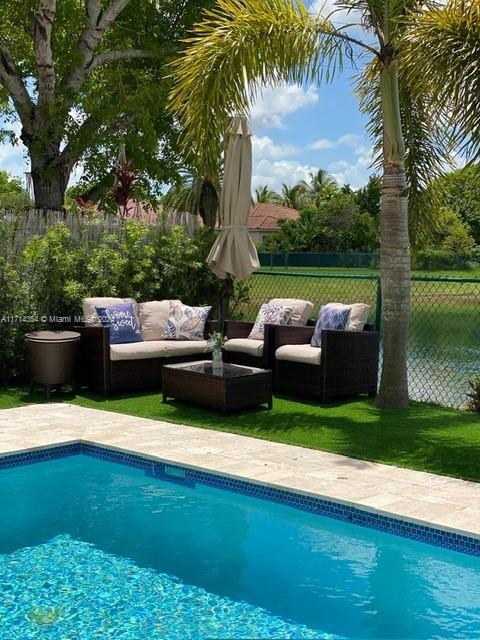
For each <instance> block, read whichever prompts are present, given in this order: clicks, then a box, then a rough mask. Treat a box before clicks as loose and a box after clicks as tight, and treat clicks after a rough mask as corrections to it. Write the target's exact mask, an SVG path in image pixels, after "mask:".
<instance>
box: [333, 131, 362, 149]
mask: <svg viewBox="0 0 480 640" xmlns="http://www.w3.org/2000/svg"><path fill="white" fill-rule="evenodd" d="M360 141H361V137H360V136H358V135H357V134H356V133H345V134H344V135H343V136H340V138H339V139H338V140H337V144H338V145H346V146H347V147H356V146H357V145H358V144H359V143H360Z"/></svg>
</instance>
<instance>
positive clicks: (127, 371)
mask: <svg viewBox="0 0 480 640" xmlns="http://www.w3.org/2000/svg"><path fill="white" fill-rule="evenodd" d="M106 300H107V299H106ZM108 300H109V301H110V303H112V302H111V301H112V300H114V299H108ZM118 300H120V299H118ZM139 306H141V305H139ZM84 316H85V317H88V314H87V313H85V304H84ZM140 325H141V327H142V322H141V316H140ZM142 329H143V328H142ZM76 330H78V331H79V332H80V334H81V336H82V339H81V348H80V376H81V382H82V384H83V385H85V386H88V387H89V388H90V389H92V390H93V391H96V392H100V393H102V394H104V395H106V396H108V395H110V394H111V393H118V392H129V391H140V390H154V389H160V388H161V385H162V366H163V365H164V364H171V363H177V362H190V361H192V360H196V359H198V360H203V359H208V358H210V357H211V354H210V353H209V352H208V351H207V342H206V340H207V338H208V336H209V335H210V334H211V333H212V332H214V331H215V330H216V322H215V321H207V322H206V324H205V331H204V340H155V339H145V341H144V342H134V343H126V344H110V332H109V328H108V327H104V326H101V325H99V324H96V323H91V322H90V323H84V324H83V325H80V326H78V327H76Z"/></svg>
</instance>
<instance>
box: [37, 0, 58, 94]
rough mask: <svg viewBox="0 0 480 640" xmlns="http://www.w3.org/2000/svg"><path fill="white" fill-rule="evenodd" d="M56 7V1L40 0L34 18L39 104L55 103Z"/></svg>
mask: <svg viewBox="0 0 480 640" xmlns="http://www.w3.org/2000/svg"><path fill="white" fill-rule="evenodd" d="M56 5H57V2H56V0H40V1H39V6H38V10H37V12H36V13H35V17H34V29H33V50H34V55H35V60H36V63H37V67H38V104H44V103H51V102H53V99H54V95H55V68H54V63H53V51H52V30H53V22H54V20H55V14H56V9H57V6H56Z"/></svg>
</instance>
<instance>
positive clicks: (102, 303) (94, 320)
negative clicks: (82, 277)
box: [82, 298, 138, 325]
mask: <svg viewBox="0 0 480 640" xmlns="http://www.w3.org/2000/svg"><path fill="white" fill-rule="evenodd" d="M128 302H132V303H133V308H134V309H135V313H136V314H137V316H138V306H137V302H136V300H134V299H133V298H84V299H83V300H82V308H83V318H84V322H85V324H93V325H99V324H100V318H99V317H98V314H97V310H96V307H113V305H115V304H126V303H128Z"/></svg>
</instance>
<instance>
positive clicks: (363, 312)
mask: <svg viewBox="0 0 480 640" xmlns="http://www.w3.org/2000/svg"><path fill="white" fill-rule="evenodd" d="M328 304H329V306H332V307H337V308H338V309H350V315H349V317H348V322H347V326H346V327H345V330H346V331H363V329H364V327H365V325H366V324H367V320H368V314H369V312H370V307H369V305H368V304H364V303H363V302H354V303H353V304H343V303H342V302H329V303H328Z"/></svg>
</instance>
